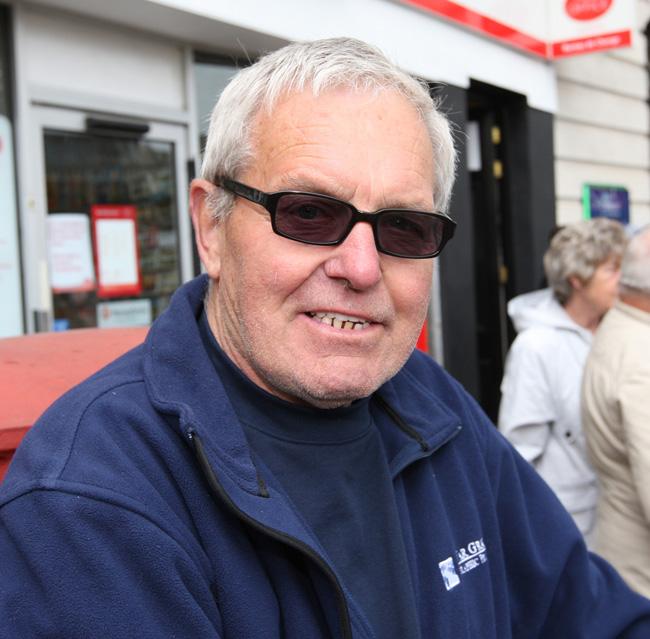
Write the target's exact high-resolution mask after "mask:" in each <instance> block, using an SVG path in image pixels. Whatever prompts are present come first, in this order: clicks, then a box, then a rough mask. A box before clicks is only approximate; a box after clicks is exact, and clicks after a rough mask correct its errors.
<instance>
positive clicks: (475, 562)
mask: <svg viewBox="0 0 650 639" xmlns="http://www.w3.org/2000/svg"><path fill="white" fill-rule="evenodd" d="M486 562H487V550H486V548H485V542H484V541H483V538H482V537H481V538H480V539H476V540H474V541H470V542H469V543H468V544H467V545H466V546H463V547H462V548H459V549H458V550H457V551H456V563H454V559H453V557H447V559H445V560H444V561H441V562H440V563H439V564H438V568H439V569H440V574H441V575H442V580H443V581H444V582H445V588H446V589H447V590H451V589H452V588H455V587H456V586H457V585H458V584H459V583H460V577H461V575H465V574H467V573H468V572H470V570H474V568H478V567H479V566H481V565H482V564H484V563H486ZM456 564H457V565H458V570H456Z"/></svg>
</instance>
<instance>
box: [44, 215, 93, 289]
mask: <svg viewBox="0 0 650 639" xmlns="http://www.w3.org/2000/svg"><path fill="white" fill-rule="evenodd" d="M47 253H48V261H49V266H50V285H51V287H52V291H53V292H54V293H70V292H77V291H91V290H92V289H94V288H95V271H94V268H93V257H92V249H91V247H90V220H89V218H88V216H87V215H86V214H85V213H52V214H51V215H48V216H47Z"/></svg>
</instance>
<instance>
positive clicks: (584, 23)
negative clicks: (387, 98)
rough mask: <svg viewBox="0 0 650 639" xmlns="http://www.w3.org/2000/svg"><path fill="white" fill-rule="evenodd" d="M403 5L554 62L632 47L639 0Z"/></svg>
mask: <svg viewBox="0 0 650 639" xmlns="http://www.w3.org/2000/svg"><path fill="white" fill-rule="evenodd" d="M402 1H403V2H404V3H405V4H410V5H413V6H416V7H418V8H420V9H425V10H427V11H430V12H431V13H435V14H437V15H440V16H443V17H445V18H447V19H449V20H451V21H453V22H456V23H458V24H461V25H463V26H465V27H468V28H470V29H473V30H475V31H480V32H481V33H483V34H485V35H487V36H489V37H492V38H495V39H496V40H499V41H500V42H503V43H504V44H508V45H511V46H513V47H516V48H518V49H523V50H524V51H527V52H529V53H533V54H535V55H538V56H541V57H544V58H549V59H553V58H560V57H564V56H569V55H578V54H581V53H592V52H594V51H602V50H603V49H613V48H619V47H627V46H630V45H631V44H632V32H633V30H634V27H635V15H634V2H635V0H465V1H464V2H452V1H451V0H402Z"/></svg>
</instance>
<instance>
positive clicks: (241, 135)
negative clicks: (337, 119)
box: [201, 38, 456, 218]
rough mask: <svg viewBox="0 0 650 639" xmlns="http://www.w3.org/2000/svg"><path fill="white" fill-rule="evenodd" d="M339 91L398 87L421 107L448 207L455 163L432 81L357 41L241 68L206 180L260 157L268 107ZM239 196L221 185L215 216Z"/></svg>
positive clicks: (218, 116) (297, 50)
mask: <svg viewBox="0 0 650 639" xmlns="http://www.w3.org/2000/svg"><path fill="white" fill-rule="evenodd" d="M338 88H348V89H352V90H356V91H360V92H364V91H376V92H379V91H383V90H389V91H395V92H397V93H398V94H400V95H401V96H403V97H404V98H405V99H406V100H408V102H409V103H411V104H412V105H413V106H414V107H415V109H416V111H417V112H418V113H419V114H420V117H421V118H422V120H423V122H424V123H425V124H426V126H427V129H428V131H429V136H430V138H431V142H432V146H433V160H434V175H433V176H432V179H433V181H434V202H433V204H434V206H435V208H436V209H437V210H439V211H446V210H447V207H448V205H449V200H450V197H451V189H452V186H453V182H454V174H455V163H456V152H455V149H454V142H453V138H452V134H451V130H450V125H449V122H448V120H447V118H446V117H445V116H444V115H443V114H442V113H441V112H440V110H439V106H438V104H437V102H436V101H434V100H433V99H432V97H431V95H430V91H429V87H428V86H427V85H426V83H424V82H421V81H419V80H416V79H415V78H413V77H411V76H410V75H408V74H407V73H405V72H403V71H401V70H400V69H399V68H398V67H396V66H395V65H394V64H393V63H392V62H390V61H389V60H388V59H387V58H386V57H385V56H384V54H383V53H382V52H381V51H379V49H377V48H375V47H373V46H371V45H369V44H366V43H365V42H362V41H360V40H355V39H353V38H331V39H326V40H317V41H315V42H305V43H296V44H290V45H287V46H285V47H283V48H281V49H278V50H277V51H274V52H273V53H269V54H267V55H265V56H263V57H262V58H260V59H259V60H258V61H257V62H255V63H254V64H253V65H251V66H250V67H246V68H245V69H242V70H241V71H239V73H237V74H236V75H235V76H234V77H233V79H232V80H231V81H230V82H229V84H228V85H227V86H226V88H225V89H224V91H223V93H222V94H221V97H220V98H219V101H218V102H217V104H216V106H215V107H214V110H213V111H212V116H211V118H210V128H209V131H208V139H207V143H206V147H205V152H204V156H203V165H202V167H201V177H202V178H204V179H205V180H208V181H214V179H215V177H216V176H225V177H230V178H232V179H236V178H237V174H238V173H239V172H240V171H242V170H243V169H245V168H246V167H247V165H248V163H249V162H250V161H251V160H252V159H253V157H254V153H255V140H252V139H251V133H252V131H253V127H254V125H255V122H256V116H257V115H258V114H259V113H261V112H262V110H263V109H264V110H266V112H267V113H270V112H271V111H272V109H273V106H274V105H275V104H276V103H277V101H278V100H279V99H280V98H282V97H283V96H284V95H288V94H291V93H298V92H301V91H304V90H306V89H311V92H312V93H313V95H314V96H318V95H319V94H321V93H325V92H326V91H329V90H332V89H338ZM251 186H256V185H251ZM233 201H234V196H232V195H231V194H229V193H224V192H223V191H222V190H221V189H217V190H216V191H215V192H214V194H212V195H211V197H210V204H211V206H212V208H213V210H214V214H215V217H217V218H221V217H224V216H225V215H227V214H228V213H229V212H230V210H231V209H232V204H233Z"/></svg>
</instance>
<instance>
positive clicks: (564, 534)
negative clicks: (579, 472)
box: [486, 433, 650, 639]
mask: <svg viewBox="0 0 650 639" xmlns="http://www.w3.org/2000/svg"><path fill="white" fill-rule="evenodd" d="M486 444H487V451H486V462H487V464H488V468H489V474H490V483H491V487H492V491H493V495H494V499H495V505H496V509H497V517H498V521H499V522H502V523H501V549H502V553H503V555H502V560H503V569H504V574H505V578H506V581H507V588H508V593H509V595H508V598H509V601H510V614H511V626H512V636H513V637H531V638H532V637H535V638H536V639H552V638H555V637H571V639H614V638H618V639H641V638H642V637H650V601H648V600H647V599H644V598H643V597H641V596H640V595H638V594H636V593H634V592H632V590H630V589H629V588H628V586H627V585H626V584H625V583H624V582H623V580H622V579H621V577H620V576H619V575H618V573H617V572H616V571H615V570H614V569H613V568H612V567H611V566H610V565H609V564H608V563H607V562H605V561H604V560H603V559H601V558H600V557H598V556H596V555H594V554H592V553H590V552H588V551H587V548H586V546H585V544H584V541H583V539H582V535H581V534H580V532H579V531H578V529H577V528H576V526H575V524H574V523H573V520H572V519H571V517H570V515H569V514H568V513H567V512H566V510H565V509H564V508H563V507H562V505H561V504H560V502H559V501H558V500H557V498H556V497H555V495H554V494H553V492H552V491H551V490H550V489H549V488H548V487H547V486H546V484H545V483H544V482H543V481H542V480H541V479H540V477H539V476H538V475H537V473H536V472H535V471H534V470H533V469H532V468H531V467H530V465H529V464H527V463H526V462H525V461H524V460H523V459H522V458H521V457H520V456H519V455H518V454H517V453H516V452H515V451H514V450H512V448H511V447H509V446H508V444H507V443H506V442H505V441H504V440H503V439H502V438H501V437H499V436H498V434H496V433H494V434H489V435H488V436H487V442H486Z"/></svg>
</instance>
